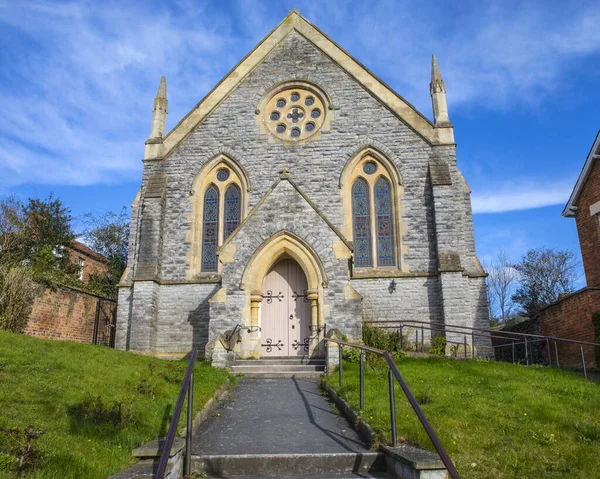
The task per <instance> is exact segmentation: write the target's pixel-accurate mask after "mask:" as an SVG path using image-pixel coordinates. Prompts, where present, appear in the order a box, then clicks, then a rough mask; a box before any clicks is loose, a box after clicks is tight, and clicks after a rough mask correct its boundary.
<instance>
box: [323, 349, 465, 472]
mask: <svg viewBox="0 0 600 479" xmlns="http://www.w3.org/2000/svg"><path fill="white" fill-rule="evenodd" d="M324 340H325V341H326V342H330V343H335V344H337V345H338V348H339V349H338V352H339V368H338V373H339V384H340V387H342V386H343V382H344V373H343V361H342V359H343V358H342V349H343V348H344V347H351V348H358V349H360V409H364V401H365V393H364V391H365V378H364V352H365V351H369V352H371V353H374V354H377V355H378V356H382V357H383V358H384V359H385V360H386V362H387V363H388V367H389V369H388V386H389V400H390V428H391V432H392V445H393V446H394V447H395V446H396V445H397V443H398V436H397V430H396V401H395V397H394V378H395V379H396V381H398V383H399V384H400V388H401V389H402V392H403V393H404V395H405V396H406V399H408V402H409V404H410V405H411V407H412V408H413V411H414V412H415V414H416V415H417V417H418V418H419V421H420V422H421V424H422V426H423V428H424V429H425V432H426V433H427V436H429V439H430V440H431V442H432V444H433V447H434V448H435V450H436V451H437V453H438V455H439V456H440V459H441V460H442V462H443V463H444V466H446V469H447V470H448V474H450V477H451V478H452V479H460V475H459V474H458V471H457V470H456V467H454V463H453V462H452V460H451V459H450V456H448V453H447V452H446V450H445V449H444V446H442V443H441V442H440V440H439V438H438V436H437V434H436V433H435V431H434V430H433V428H432V427H431V424H429V421H428V420H427V418H426V417H425V414H424V413H423V410H422V409H421V407H420V406H419V403H418V402H417V400H416V399H415V396H414V394H413V393H412V391H411V390H410V388H409V387H408V384H406V381H405V380H404V378H403V377H402V374H401V373H400V370H399V369H398V367H397V366H396V363H394V359H393V358H392V356H391V355H390V353H389V352H387V351H383V350H381V349H375V348H371V347H369V346H362V345H359V344H350V343H346V342H344V341H339V340H337V339H331V338H324ZM326 351H327V354H329V348H327V347H326ZM327 363H329V360H327Z"/></svg>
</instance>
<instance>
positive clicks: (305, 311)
mask: <svg viewBox="0 0 600 479" xmlns="http://www.w3.org/2000/svg"><path fill="white" fill-rule="evenodd" d="M307 288H308V284H307V282H306V276H305V275H304V271H302V268H301V267H300V265H299V264H298V263H297V262H296V261H294V260H292V259H283V260H281V261H279V262H278V263H277V264H275V266H274V267H273V268H271V271H269V273H268V274H267V276H266V277H265V281H264V285H263V300H262V303H261V306H260V308H261V354H262V356H284V357H285V356H303V355H306V354H308V344H309V340H310V339H309V338H310V314H311V308H310V301H309V300H308V298H307V297H306V296H307V293H306V290H307Z"/></svg>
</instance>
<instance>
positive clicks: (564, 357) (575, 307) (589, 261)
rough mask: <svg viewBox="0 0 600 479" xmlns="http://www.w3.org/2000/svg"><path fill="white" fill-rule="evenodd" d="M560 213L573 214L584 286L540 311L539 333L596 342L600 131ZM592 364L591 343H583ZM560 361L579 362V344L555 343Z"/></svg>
mask: <svg viewBox="0 0 600 479" xmlns="http://www.w3.org/2000/svg"><path fill="white" fill-rule="evenodd" d="M562 214H563V216H565V217H567V218H575V222H576V224H577V233H578V235H579V244H580V247H581V256H582V258H583V268H584V271H585V277H586V282H587V286H586V287H585V288H582V289H580V290H579V291H577V292H575V293H573V294H570V295H567V296H564V297H562V298H560V299H559V300H558V301H556V302H554V303H552V304H551V305H549V306H548V307H546V308H545V309H543V310H542V311H541V313H540V322H541V330H542V334H543V335H547V336H558V337H562V338H570V339H577V340H581V341H590V342H596V341H595V338H596V332H595V330H594V325H593V324H592V313H593V312H594V311H600V131H599V132H598V134H597V135H596V139H595V141H594V144H593V145H592V149H591V150H590V153H589V154H588V156H587V158H586V161H585V163H584V165H583V169H582V171H581V174H580V175H579V178H578V180H577V183H576V184H575V188H574V189H573V192H572V193H571V197H570V198H569V202H568V203H567V205H566V206H565V209H564V211H563V213H562ZM584 353H585V358H586V362H588V361H589V363H590V364H591V365H595V357H594V356H595V355H594V348H593V347H591V346H590V347H587V348H586V347H584ZM559 357H560V359H561V364H565V365H572V366H577V365H580V364H581V353H580V350H579V347H574V346H568V345H563V346H562V347H559Z"/></svg>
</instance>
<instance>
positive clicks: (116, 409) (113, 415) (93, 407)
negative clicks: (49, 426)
mask: <svg viewBox="0 0 600 479" xmlns="http://www.w3.org/2000/svg"><path fill="white" fill-rule="evenodd" d="M67 414H68V415H69V417H70V418H71V420H72V421H74V422H83V423H92V424H112V425H113V426H126V425H129V424H133V423H134V422H135V411H134V409H133V399H131V400H129V401H128V400H125V399H121V400H119V401H114V402H113V403H112V404H107V403H105V402H104V399H102V396H91V395H88V396H86V397H85V398H84V399H83V400H82V401H81V402H79V403H77V404H73V405H71V406H69V407H68V408H67Z"/></svg>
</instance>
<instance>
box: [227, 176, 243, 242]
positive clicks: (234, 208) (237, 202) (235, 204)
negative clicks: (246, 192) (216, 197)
mask: <svg viewBox="0 0 600 479" xmlns="http://www.w3.org/2000/svg"><path fill="white" fill-rule="evenodd" d="M241 209H242V192H241V191H240V188H239V187H238V186H237V185H236V184H235V183H232V184H231V185H229V187H228V188H227V191H225V208H224V217H225V218H224V221H225V224H224V229H223V241H225V240H226V239H227V238H229V235H230V234H231V233H233V230H235V229H236V228H237V227H238V225H239V224H240V216H241Z"/></svg>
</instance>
